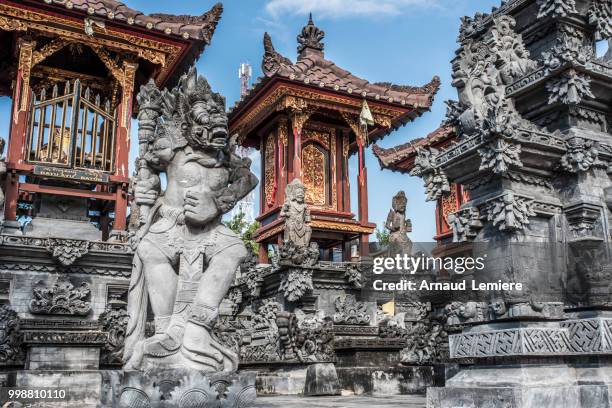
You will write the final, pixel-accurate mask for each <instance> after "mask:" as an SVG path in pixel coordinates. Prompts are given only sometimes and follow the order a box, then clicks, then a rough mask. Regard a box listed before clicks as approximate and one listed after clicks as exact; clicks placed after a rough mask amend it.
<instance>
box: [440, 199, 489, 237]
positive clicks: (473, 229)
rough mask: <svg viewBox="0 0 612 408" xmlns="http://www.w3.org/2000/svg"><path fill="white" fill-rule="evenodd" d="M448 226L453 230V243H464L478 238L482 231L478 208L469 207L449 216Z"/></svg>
mask: <svg viewBox="0 0 612 408" xmlns="http://www.w3.org/2000/svg"><path fill="white" fill-rule="evenodd" d="M448 224H449V225H450V226H451V228H452V230H453V242H464V241H468V240H471V239H474V238H476V236H477V235H478V231H479V230H480V229H482V227H483V225H482V221H481V220H480V212H479V211H478V208H476V207H469V208H464V209H462V210H459V211H457V212H455V213H452V214H449V216H448Z"/></svg>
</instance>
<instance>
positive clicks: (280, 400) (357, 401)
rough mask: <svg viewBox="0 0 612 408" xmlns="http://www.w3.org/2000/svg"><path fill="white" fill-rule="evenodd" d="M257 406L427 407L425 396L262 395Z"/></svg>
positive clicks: (338, 407)
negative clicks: (308, 396) (305, 396)
mask: <svg viewBox="0 0 612 408" xmlns="http://www.w3.org/2000/svg"><path fill="white" fill-rule="evenodd" d="M254 407H257V408H362V407H368V408H425V397H421V396H418V395H410V396H392V397H389V396H388V397H366V396H361V397H356V396H342V397H310V398H304V397H260V398H257V401H256V402H255V405H254Z"/></svg>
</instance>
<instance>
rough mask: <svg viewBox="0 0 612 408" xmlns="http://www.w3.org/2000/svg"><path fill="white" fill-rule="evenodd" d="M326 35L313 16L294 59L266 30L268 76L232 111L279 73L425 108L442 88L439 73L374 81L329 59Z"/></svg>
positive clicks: (265, 67) (340, 90) (298, 80)
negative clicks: (422, 80) (419, 80)
mask: <svg viewBox="0 0 612 408" xmlns="http://www.w3.org/2000/svg"><path fill="white" fill-rule="evenodd" d="M323 36H324V33H323V31H321V30H319V29H318V28H317V27H316V26H315V25H314V23H313V22H312V18H310V19H309V22H308V24H307V25H306V26H305V27H304V28H303V30H302V33H301V34H300V35H299V36H298V43H299V45H298V59H297V61H296V62H295V63H293V62H292V61H291V60H289V59H288V58H286V57H284V56H283V55H281V54H280V53H278V52H277V51H276V50H275V49H274V46H273V45H272V39H271V38H270V36H269V35H268V33H266V34H264V50H265V53H264V56H263V61H262V71H263V73H264V77H263V78H259V80H258V81H257V83H256V84H254V85H253V87H252V88H251V89H250V90H249V92H248V93H247V94H246V95H244V96H243V97H242V99H241V100H240V101H238V102H237V103H236V105H234V107H233V109H232V111H237V110H238V109H239V108H240V107H242V106H244V105H245V104H246V103H247V102H248V101H249V100H250V99H251V98H252V97H253V96H254V95H255V94H256V93H257V92H258V91H259V90H260V89H261V88H262V86H263V85H264V84H265V83H266V82H267V81H268V80H269V79H271V78H275V77H280V78H283V79H286V80H290V81H295V82H296V83H301V84H306V85H310V86H318V87H320V88H322V89H327V90H333V91H335V92H338V93H344V94H352V95H353V96H359V97H363V98H368V99H374V100H380V101H381V102H386V103H392V104H396V105H401V106H406V107H412V108H415V109H416V110H418V111H421V112H424V111H427V110H429V108H430V107H431V105H432V103H433V98H434V96H435V94H436V93H437V92H438V89H439V88H440V78H438V77H437V76H436V77H434V78H433V79H432V80H431V82H429V83H428V84H426V85H424V86H421V87H414V86H404V85H395V84H391V83H387V82H384V83H382V82H381V83H370V82H368V81H366V80H365V79H362V78H359V77H357V76H355V75H353V74H351V73H350V72H349V71H346V70H344V69H342V68H340V67H338V66H337V65H336V64H334V63H333V62H332V61H329V60H327V59H325V57H324V51H323V44H322V43H321V40H322V39H323Z"/></svg>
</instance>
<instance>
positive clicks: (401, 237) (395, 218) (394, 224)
mask: <svg viewBox="0 0 612 408" xmlns="http://www.w3.org/2000/svg"><path fill="white" fill-rule="evenodd" d="M407 204H408V199H407V198H406V193H404V192H403V191H400V192H399V193H397V194H396V195H395V196H394V197H393V201H392V202H391V207H392V208H391V210H390V211H389V215H388V216H387V222H386V223H385V227H386V228H387V229H388V230H389V231H390V235H389V255H391V256H393V255H397V254H400V255H403V254H408V255H411V254H412V241H410V238H408V233H409V232H412V221H411V220H409V219H406V205H407Z"/></svg>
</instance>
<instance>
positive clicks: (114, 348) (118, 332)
mask: <svg viewBox="0 0 612 408" xmlns="http://www.w3.org/2000/svg"><path fill="white" fill-rule="evenodd" d="M128 319H129V316H128V314H127V311H126V310H125V309H123V308H118V309H113V308H107V309H106V311H104V313H102V314H100V317H99V318H98V321H99V322H100V325H101V326H102V329H103V330H104V331H105V332H107V333H108V341H107V342H106V343H105V344H104V346H102V350H100V363H102V364H107V365H123V346H124V343H125V330H126V328H127V323H128Z"/></svg>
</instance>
